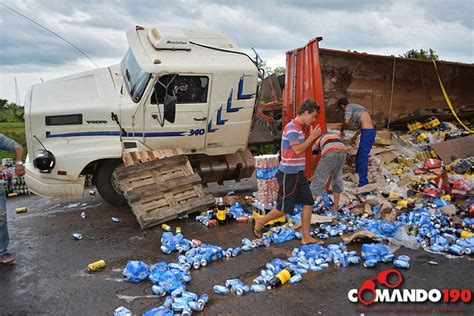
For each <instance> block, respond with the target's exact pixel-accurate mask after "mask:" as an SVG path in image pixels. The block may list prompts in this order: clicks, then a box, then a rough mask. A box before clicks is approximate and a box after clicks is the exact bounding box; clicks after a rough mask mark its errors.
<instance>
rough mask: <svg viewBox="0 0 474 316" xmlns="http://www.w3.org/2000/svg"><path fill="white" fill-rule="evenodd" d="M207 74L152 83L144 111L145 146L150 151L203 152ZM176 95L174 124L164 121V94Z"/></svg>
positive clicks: (177, 77) (207, 92)
mask: <svg viewBox="0 0 474 316" xmlns="http://www.w3.org/2000/svg"><path fill="white" fill-rule="evenodd" d="M210 87H211V77H210V76H209V75H177V74H169V75H164V76H161V77H160V78H158V79H157V81H156V83H155V87H154V90H153V91H152V93H151V94H150V97H149V99H148V100H147V103H146V105H145V106H146V110H145V134H144V135H143V136H144V137H145V143H146V144H147V145H148V146H150V147H151V148H153V149H158V148H178V147H179V148H182V149H184V150H189V151H191V152H197V151H200V150H203V149H204V146H205V140H206V128H207V121H208V117H209V115H208V112H209V96H210V93H209V90H210ZM166 94H168V95H174V96H176V118H175V122H174V123H170V122H168V121H165V120H164V119H163V113H164V112H163V111H164V110H163V102H164V98H165V95H166Z"/></svg>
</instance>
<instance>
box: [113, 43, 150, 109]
mask: <svg viewBox="0 0 474 316" xmlns="http://www.w3.org/2000/svg"><path fill="white" fill-rule="evenodd" d="M120 65H121V68H122V76H123V80H124V82H125V87H126V88H127V91H128V94H129V95H130V98H131V99H132V101H133V102H135V103H137V102H139V101H140V99H141V98H142V96H143V92H144V91H145V88H146V85H147V84H148V81H149V80H150V74H149V73H147V72H144V71H143V70H142V69H141V68H140V66H139V65H138V63H137V60H136V59H135V56H133V53H132V50H131V49H128V51H127V54H126V55H125V57H124V58H123V59H122V62H121V64H120Z"/></svg>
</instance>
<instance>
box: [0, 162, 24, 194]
mask: <svg viewBox="0 0 474 316" xmlns="http://www.w3.org/2000/svg"><path fill="white" fill-rule="evenodd" d="M0 178H1V179H3V190H4V192H5V193H6V194H7V195H8V196H9V197H13V196H17V195H25V194H29V193H30V191H29V190H28V187H27V186H26V182H25V178H24V177H23V176H20V177H18V176H16V175H15V172H14V169H13V170H10V168H9V169H7V170H5V171H3V172H2V175H1V177H0Z"/></svg>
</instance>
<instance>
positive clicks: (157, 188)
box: [126, 173, 201, 202]
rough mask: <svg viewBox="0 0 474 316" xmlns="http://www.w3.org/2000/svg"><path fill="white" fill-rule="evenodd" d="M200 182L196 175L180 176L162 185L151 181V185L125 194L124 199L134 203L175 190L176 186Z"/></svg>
mask: <svg viewBox="0 0 474 316" xmlns="http://www.w3.org/2000/svg"><path fill="white" fill-rule="evenodd" d="M200 182H201V177H199V175H198V174H197V173H195V174H193V175H190V176H182V177H179V178H175V179H172V180H168V181H166V182H164V183H159V184H158V183H156V181H153V183H152V184H150V185H146V186H143V187H138V188H134V189H133V190H131V191H128V192H127V193H126V194H127V196H126V197H127V199H129V200H130V201H133V202H134V201H137V200H139V199H140V198H143V197H146V196H148V195H152V194H160V193H164V192H166V191H170V190H172V189H173V188H176V187H178V186H183V185H187V184H197V183H200Z"/></svg>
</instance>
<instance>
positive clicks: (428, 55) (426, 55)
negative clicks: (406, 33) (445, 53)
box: [399, 48, 439, 60]
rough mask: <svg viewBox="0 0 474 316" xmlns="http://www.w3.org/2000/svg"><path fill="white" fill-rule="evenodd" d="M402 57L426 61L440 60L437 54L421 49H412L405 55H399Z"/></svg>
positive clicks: (430, 50) (429, 49)
mask: <svg viewBox="0 0 474 316" xmlns="http://www.w3.org/2000/svg"><path fill="white" fill-rule="evenodd" d="M399 56H400V57H404V58H415V59H424V60H439V56H438V55H437V54H436V52H435V51H434V50H433V49H431V48H428V50H424V49H420V50H416V49H410V50H409V51H407V52H406V53H404V54H403V55H399Z"/></svg>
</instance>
